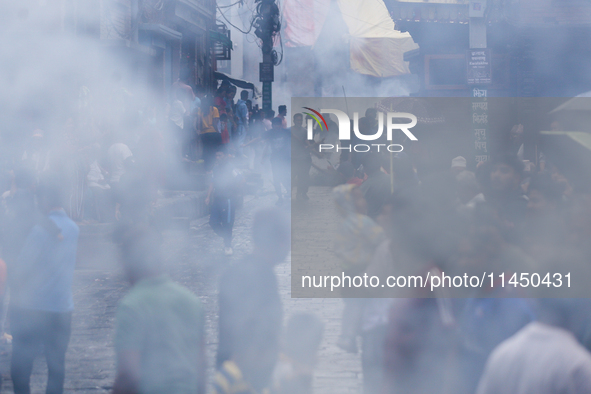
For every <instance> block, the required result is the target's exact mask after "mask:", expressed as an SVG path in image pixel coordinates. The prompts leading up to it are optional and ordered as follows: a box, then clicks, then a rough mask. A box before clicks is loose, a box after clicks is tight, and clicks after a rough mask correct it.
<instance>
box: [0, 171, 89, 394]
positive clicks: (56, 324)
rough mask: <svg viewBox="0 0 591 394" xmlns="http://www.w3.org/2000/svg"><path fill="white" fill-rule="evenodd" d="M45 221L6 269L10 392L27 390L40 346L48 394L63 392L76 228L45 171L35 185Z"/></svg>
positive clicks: (57, 180) (56, 179) (57, 186)
mask: <svg viewBox="0 0 591 394" xmlns="http://www.w3.org/2000/svg"><path fill="white" fill-rule="evenodd" d="M38 201H39V207H40V209H41V211H42V212H43V213H44V214H45V215H46V216H45V217H44V221H45V223H40V224H36V225H35V226H34V227H33V228H32V230H31V232H30V233H29V235H28V236H27V238H26V240H25V242H24V245H23V247H22V250H21V252H20V253H19V255H18V258H17V262H16V264H15V265H14V267H12V268H11V269H10V274H9V275H10V288H11V300H10V311H9V317H10V327H11V332H12V336H13V342H12V360H11V376H12V382H13V386H14V392H15V393H29V392H30V387H29V384H30V383H29V381H30V377H31V372H32V370H33V362H34V360H35V357H36V356H37V355H38V350H39V348H40V347H41V346H43V349H44V354H45V359H46V360H47V372H48V378H47V389H46V392H47V393H62V392H63V387H64V378H65V373H66V368H65V365H66V350H67V349H68V343H69V341H70V332H71V322H72V310H73V309H74V302H73V298H72V280H73V276H74V266H75V264H76V250H77V246H78V235H79V229H78V226H77V225H76V223H74V222H73V221H72V220H71V219H70V218H69V217H68V215H67V214H66V212H65V211H64V209H63V208H62V207H63V190H62V189H61V185H60V178H59V177H58V176H57V175H55V174H46V175H45V176H44V178H43V179H42V180H41V183H40V185H39V189H38Z"/></svg>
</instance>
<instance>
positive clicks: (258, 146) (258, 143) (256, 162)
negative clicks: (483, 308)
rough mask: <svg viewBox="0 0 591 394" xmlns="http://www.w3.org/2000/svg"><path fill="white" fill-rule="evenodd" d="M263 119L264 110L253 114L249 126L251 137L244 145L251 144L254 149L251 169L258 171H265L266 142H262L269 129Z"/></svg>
mask: <svg viewBox="0 0 591 394" xmlns="http://www.w3.org/2000/svg"><path fill="white" fill-rule="evenodd" d="M263 119H264V117H263V111H257V112H255V113H254V114H253V115H252V119H251V121H252V123H251V124H250V126H249V128H248V138H250V140H249V141H248V142H247V143H246V144H245V145H244V146H250V148H251V150H252V152H251V157H252V160H251V162H250V169H251V170H254V171H255V172H257V173H261V172H262V171H263V164H262V163H261V161H262V159H263V158H262V154H263V148H264V144H263V143H262V137H263V135H264V134H265V132H266V131H267V129H266V128H265V125H264V124H263Z"/></svg>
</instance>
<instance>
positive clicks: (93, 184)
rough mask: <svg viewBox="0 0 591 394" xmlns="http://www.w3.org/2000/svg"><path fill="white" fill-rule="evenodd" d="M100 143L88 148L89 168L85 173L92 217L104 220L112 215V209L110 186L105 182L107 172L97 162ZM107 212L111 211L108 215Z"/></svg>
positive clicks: (100, 220)
mask: <svg viewBox="0 0 591 394" xmlns="http://www.w3.org/2000/svg"><path fill="white" fill-rule="evenodd" d="M99 154H100V145H98V144H95V145H93V146H92V147H91V148H90V149H89V150H88V161H89V162H90V164H89V169H88V173H87V174H86V182H87V184H86V185H87V187H88V191H89V192H90V193H89V194H90V198H89V199H90V202H91V205H90V206H91V207H92V208H93V209H92V210H93V211H94V212H93V213H94V217H95V219H96V220H97V221H99V222H106V221H107V220H108V219H109V218H110V217H112V212H113V210H112V209H109V205H110V202H111V201H112V197H111V195H110V193H111V186H110V185H109V183H108V182H107V177H106V175H107V173H106V171H105V170H104V169H103V168H102V167H101V165H100V164H99ZM109 213H111V214H110V215H109Z"/></svg>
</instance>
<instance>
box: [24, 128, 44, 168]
mask: <svg viewBox="0 0 591 394" xmlns="http://www.w3.org/2000/svg"><path fill="white" fill-rule="evenodd" d="M22 161H23V162H25V163H28V164H26V165H28V166H30V167H32V168H34V169H35V173H36V179H37V180H38V179H39V177H40V176H41V174H42V173H43V172H45V171H49V170H50V161H51V150H50V149H49V146H48V143H47V138H46V137H45V132H44V131H43V130H41V129H36V130H35V131H34V132H33V135H32V136H31V138H30V140H29V143H28V146H27V148H26V150H25V151H24V152H23V156H22Z"/></svg>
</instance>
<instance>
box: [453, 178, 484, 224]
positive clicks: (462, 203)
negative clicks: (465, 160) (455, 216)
mask: <svg viewBox="0 0 591 394" xmlns="http://www.w3.org/2000/svg"><path fill="white" fill-rule="evenodd" d="M456 185H457V194H458V202H459V205H458V210H459V211H460V212H462V213H463V214H469V213H470V212H472V211H473V210H474V209H475V208H476V206H477V205H478V204H482V203H484V194H482V193H481V192H480V188H479V187H478V182H477V181H476V175H475V174H474V173H473V172H470V171H461V172H459V173H458V174H457V175H456Z"/></svg>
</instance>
